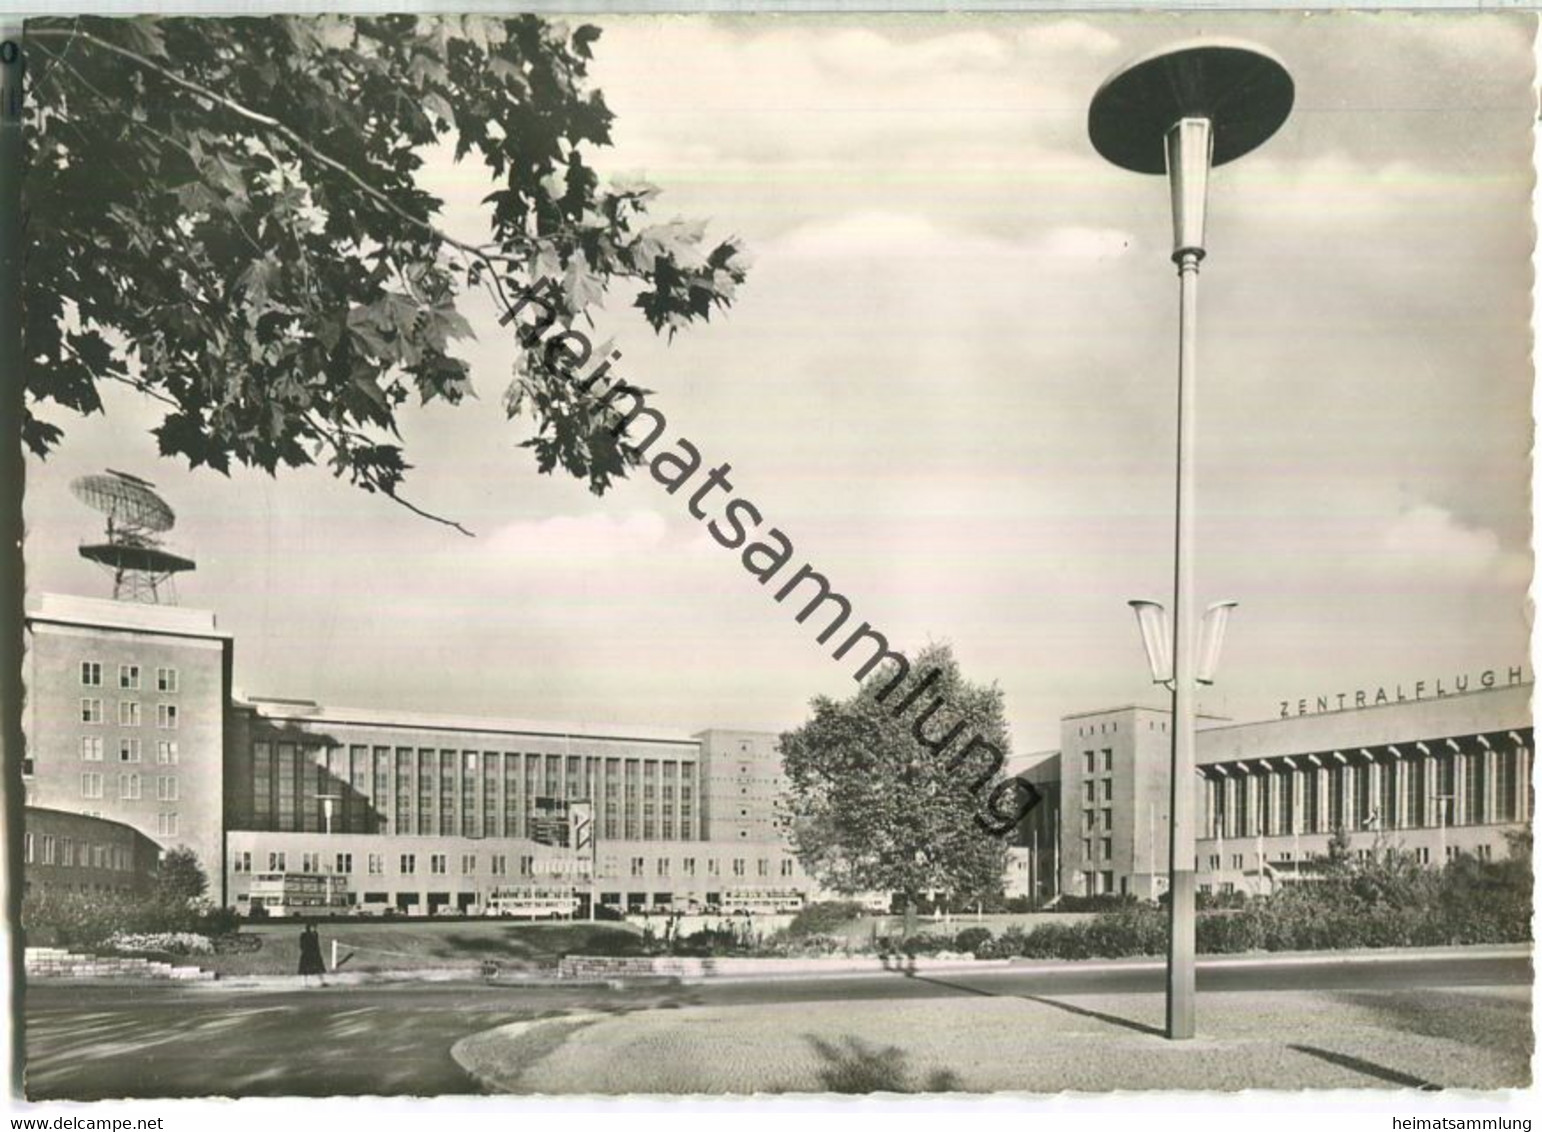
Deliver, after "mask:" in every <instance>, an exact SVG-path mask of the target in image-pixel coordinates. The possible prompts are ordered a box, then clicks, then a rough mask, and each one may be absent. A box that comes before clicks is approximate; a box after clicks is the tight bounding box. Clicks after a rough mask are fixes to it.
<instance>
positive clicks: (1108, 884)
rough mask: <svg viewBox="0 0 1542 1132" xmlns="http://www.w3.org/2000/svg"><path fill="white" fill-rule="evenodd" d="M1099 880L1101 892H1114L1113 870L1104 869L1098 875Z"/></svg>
mask: <svg viewBox="0 0 1542 1132" xmlns="http://www.w3.org/2000/svg"><path fill="white" fill-rule="evenodd" d="M1098 880H1099V882H1100V883H1099V885H1098V891H1099V892H1112V891H1114V872H1113V870H1112V869H1104V870H1103V871H1102V872H1101V873H1099V874H1098Z"/></svg>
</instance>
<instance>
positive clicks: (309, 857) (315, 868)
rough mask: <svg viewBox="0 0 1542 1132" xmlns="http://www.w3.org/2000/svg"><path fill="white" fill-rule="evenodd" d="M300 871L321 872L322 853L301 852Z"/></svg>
mask: <svg viewBox="0 0 1542 1132" xmlns="http://www.w3.org/2000/svg"><path fill="white" fill-rule="evenodd" d="M300 871H301V872H302V873H319V872H320V871H321V854H320V853H301V854H300Z"/></svg>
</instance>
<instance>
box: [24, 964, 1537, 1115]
mask: <svg viewBox="0 0 1542 1132" xmlns="http://www.w3.org/2000/svg"><path fill="white" fill-rule="evenodd" d="M1089 966H1092V969H1078V968H1077V967H1076V966H1075V965H1068V966H1066V967H1062V968H1058V969H1054V970H1047V971H1046V970H1032V969H1029V970H1014V969H1012V968H1004V969H1003V968H995V969H990V970H986V971H971V972H967V973H956V972H946V973H939V974H925V975H918V976H907V975H904V974H901V973H893V974H880V975H843V976H827V977H818V978H806V979H775V980H763V981H743V982H738V981H735V982H716V981H714V982H703V983H699V984H693V985H686V986H679V987H641V988H630V989H625V990H607V989H602V988H593V987H575V988H564V987H545V986H524V987H517V986H503V987H498V986H488V985H484V984H481V983H464V984H455V983H406V984H396V985H374V986H357V987H337V988H310V989H301V988H296V989H293V990H268V989H263V990H238V989H228V990H227V989H214V988H210V987H202V988H191V987H179V986H174V985H173V986H127V985H122V986H97V987H87V986H70V985H67V984H43V985H39V984H36V983H34V984H32V985H31V986H30V987H29V988H28V990H27V997H26V1019H27V1027H28V1036H27V1049H28V1058H29V1061H28V1077H27V1093H28V1096H29V1097H30V1098H31V1099H34V1100H42V1099H60V1098H71V1099H80V1100H87V1099H102V1098H109V1097H186V1096H208V1095H223V1096H321V1095H369V1094H374V1095H418V1096H430V1095H444V1094H455V1093H472V1092H479V1091H482V1087H483V1086H482V1083H481V1082H479V1081H478V1080H477V1079H475V1078H473V1077H472V1076H470V1075H468V1074H467V1073H466V1072H465V1070H463V1069H462V1068H461V1067H460V1065H458V1064H457V1062H456V1061H455V1059H454V1058H452V1057H451V1056H450V1048H451V1046H452V1045H454V1044H455V1043H456V1042H457V1041H460V1040H461V1039H463V1038H468V1037H470V1036H471V1035H475V1034H480V1033H483V1032H486V1031H490V1030H493V1029H494V1028H496V1027H501V1026H503V1025H504V1024H506V1023H510V1022H519V1021H528V1020H532V1019H537V1018H543V1017H554V1016H558V1015H562V1014H570V1013H580V1014H585V1015H593V1014H597V1013H600V1014H610V1015H622V1014H625V1015H627V1016H628V1017H627V1018H626V1019H625V1020H626V1021H627V1023H628V1024H629V1025H630V1024H631V1023H632V1022H634V1021H635V1022H637V1023H646V1024H647V1025H648V1026H651V1027H652V1028H653V1029H654V1030H657V1031H660V1032H663V1033H668V1032H669V1030H670V1027H671V1026H672V1025H673V1024H674V1020H675V1019H679V1020H681V1021H684V1020H686V1019H687V1018H694V1017H697V1016H700V1017H707V1016H708V1014H709V1013H710V1016H711V1017H712V1018H714V1019H718V1020H720V1021H723V1020H726V1021H727V1022H729V1023H731V1024H732V1025H733V1026H735V1027H737V1028H738V1029H740V1030H744V1029H745V1028H746V1027H747V1028H748V1031H749V1032H751V1033H753V1032H754V1030H755V1027H756V1026H762V1025H768V1026H771V1027H772V1028H773V1029H775V1030H776V1031H778V1033H780V1032H782V1031H788V1032H790V1031H791V1030H793V1029H796V1028H797V1026H798V1025H799V1024H800V1023H802V1022H804V1021H806V1020H807V1019H813V1018H818V1017H827V1018H830V1019H836V1020H838V1019H839V1018H840V1016H841V1014H842V1012H843V1011H850V1010H852V1009H853V1008H854V1007H860V1006H861V1004H873V1005H872V1009H873V1010H876V1011H879V1012H880V1013H881V1012H882V1011H884V1010H888V1009H890V1008H889V1007H886V1006H884V1004H894V1006H893V1010H894V1011H896V1012H897V1013H895V1014H894V1015H893V1016H894V1017H898V1018H903V1017H906V1016H907V1015H906V1011H907V1010H908V1011H910V1015H909V1016H914V1017H922V1016H925V1017H930V1018H933V1019H938V1020H940V1019H942V1018H943V1017H945V1016H951V1017H959V1018H961V1017H964V1016H965V1015H964V1014H960V1013H959V1012H960V1011H963V1012H967V1013H969V1014H977V1015H979V1016H981V1017H982V1018H983V1016H984V1015H986V1014H994V1013H997V1012H999V1011H1004V1010H1008V1011H1009V1010H1010V1008H1012V1007H1014V1006H1015V1007H1016V1008H1019V1009H1025V1008H1031V1009H1034V1010H1041V1011H1042V1012H1043V1013H1044V1014H1045V1015H1046V1016H1051V1017H1056V1018H1060V1019H1062V1020H1064V1019H1070V1018H1074V1019H1075V1020H1076V1022H1077V1024H1078V1025H1081V1024H1086V1025H1087V1026H1089V1027H1090V1028H1091V1031H1090V1032H1089V1034H1088V1035H1086V1036H1087V1037H1089V1038H1090V1039H1096V1038H1097V1033H1096V1032H1097V1031H1102V1030H1106V1031H1108V1032H1109V1033H1110V1034H1112V1035H1115V1036H1117V1038H1118V1039H1119V1040H1120V1041H1132V1042H1135V1043H1137V1045H1145V1044H1147V1043H1149V1042H1152V1041H1154V1040H1155V1039H1152V1038H1151V1035H1150V1034H1149V1032H1147V1030H1148V1026H1149V1021H1144V1020H1143V1019H1145V1018H1146V1016H1147V1015H1151V1018H1152V1019H1159V1018H1160V1008H1161V1000H1160V994H1161V989H1162V972H1161V970H1160V968H1159V967H1157V966H1153V965H1151V964H1149V963H1147V964H1143V965H1138V966H1135V967H1133V968H1132V967H1130V966H1129V965H1118V964H1114V965H1102V964H1099V965H1089ZM1531 983H1532V970H1531V962H1530V960H1529V959H1528V958H1526V957H1524V956H1507V957H1497V958H1496V957H1487V958H1484V957H1474V956H1470V955H1464V954H1461V953H1444V954H1438V955H1435V956H1432V957H1430V958H1424V959H1418V958H1388V959H1385V960H1379V961H1377V962H1373V963H1355V964H1345V963H1326V964H1325V963H1322V962H1320V961H1318V962H1302V961H1290V960H1287V961H1284V962H1278V963H1272V964H1268V965H1261V966H1222V967H1206V966H1205V965H1203V964H1202V965H1201V967H1200V971H1199V989H1200V991H1201V993H1202V995H1208V996H1211V998H1210V1002H1211V1003H1212V1004H1213V1005H1215V1006H1216V1007H1220V1006H1222V1005H1224V1002H1225V1000H1226V998H1227V996H1242V997H1238V998H1237V1000H1236V1006H1237V1007H1238V1008H1239V1010H1241V1008H1243V1007H1244V1006H1245V1007H1246V1010H1245V1011H1243V1012H1244V1013H1247V1012H1252V1011H1254V1010H1255V1007H1254V1005H1253V1003H1255V1002H1257V1001H1266V1000H1268V996H1269V995H1275V996H1277V998H1278V1001H1279V1002H1280V1003H1281V1004H1284V1003H1286V1001H1287V1000H1288V999H1290V998H1291V995H1292V993H1295V992H1312V993H1313V994H1316V995H1318V996H1319V999H1318V1001H1321V1002H1323V1003H1328V1004H1331V1005H1333V1006H1335V1008H1340V1009H1342V1010H1344V1011H1346V1012H1347V1011H1358V1012H1359V1013H1358V1014H1357V1015H1356V1017H1360V1016H1364V1017H1370V1016H1371V1013H1374V1015H1375V1017H1376V1018H1377V1019H1380V1020H1381V1021H1379V1022H1378V1023H1377V1024H1378V1025H1391V1026H1395V1027H1397V1028H1398V1030H1399V1032H1402V1031H1407V1033H1409V1034H1411V1035H1414V1036H1418V1035H1426V1036H1430V1037H1431V1040H1434V1038H1438V1039H1439V1040H1440V1041H1442V1042H1447V1043H1452V1044H1453V1048H1456V1047H1463V1048H1465V1047H1469V1046H1470V1047H1471V1048H1473V1049H1475V1050H1478V1051H1480V1052H1482V1051H1485V1050H1486V1051H1487V1053H1486V1054H1485V1056H1490V1055H1493V1054H1494V1053H1495V1052H1496V1049H1497V1050H1498V1051H1499V1052H1500V1053H1504V1054H1505V1056H1506V1057H1508V1056H1509V1052H1513V1053H1514V1054H1515V1055H1516V1056H1517V1057H1518V1056H1520V1054H1521V1053H1523V1052H1525V1051H1521V1050H1519V1049H1516V1050H1514V1051H1508V1050H1507V1047H1506V1045H1505V1043H1507V1042H1508V1043H1510V1044H1512V1045H1513V1044H1515V1039H1512V1038H1511V1037H1509V1036H1508V1030H1506V1032H1505V1033H1499V1032H1494V1031H1495V1027H1496V1026H1497V1025H1500V1024H1503V1025H1504V1026H1508V1025H1509V1024H1510V1020H1511V1019H1512V1017H1514V1018H1521V1017H1522V1016H1524V1017H1523V1020H1524V1023H1525V1033H1526V1034H1527V1035H1529V1032H1530V1021H1529V1019H1530V987H1531ZM1100 997H1101V998H1103V999H1105V1000H1106V1001H1107V1002H1108V1003H1110V1004H1112V1005H1111V1006H1110V1008H1109V1009H1108V1010H1099V1009H1098V1008H1097V1000H1098V999H1099V998H1100ZM1072 998H1075V999H1077V1000H1078V1001H1077V1003H1070V1002H1064V1001H1062V1000H1066V999H1072ZM916 1000H938V1001H937V1002H936V1003H935V1004H934V1005H932V1006H922V1005H916V1006H912V1007H906V1006H905V1005H904V1004H905V1003H913V1002H916ZM987 1000H996V1003H995V1004H994V1005H990V1006H986V1005H985V1004H986V1003H987ZM1024 1000H1026V1002H1025V1001H1024ZM1089 1001H1090V1005H1089ZM1292 1001H1294V1000H1292ZM798 1004H804V1008H802V1009H795V1010H792V1011H788V1010H787V1009H786V1008H787V1007H789V1006H792V1007H797V1006H798ZM971 1004H973V1008H972V1009H971ZM1200 1007H1201V1012H1202V1017H1203V1012H1204V1009H1205V999H1204V998H1202V999H1201V1003H1200ZM864 1009H865V1007H864ZM1321 1009H1322V1008H1320V1007H1316V1006H1314V1007H1313V1013H1321ZM675 1011H684V1012H685V1013H674V1012H675ZM1494 1011H1498V1012H1500V1013H1497V1014H1496V1013H1492V1012H1494ZM950 1012H951V1014H950ZM1485 1012H1489V1013H1485ZM1217 1013H1219V1012H1217ZM878 1016H879V1015H875V1018H876V1017H878ZM1347 1016H1348V1015H1347V1014H1346V1017H1347ZM1024 1017H1025V1016H1023V1015H1021V1014H1018V1015H1012V1014H1010V1013H1007V1014H1004V1015H1003V1016H1002V1017H1001V1018H997V1019H996V1020H995V1025H997V1027H998V1030H997V1035H996V1036H997V1041H996V1043H995V1044H997V1045H1000V1044H1001V1043H1000V1042H999V1036H1000V1034H999V1026H1000V1025H1002V1024H1011V1022H1012V1020H1013V1019H1019V1020H1021V1019H1023V1018H1024ZM1328 1017H1329V1018H1330V1019H1331V1017H1332V1013H1331V1011H1329V1014H1328ZM1004 1019H1005V1021H1004ZM1496 1019H1498V1020H1499V1021H1498V1022H1496ZM1019 1024H1021V1022H1019ZM1316 1024H1319V1025H1320V1024H1321V1022H1320V1021H1319V1022H1318V1023H1316ZM886 1025H887V1023H886ZM1464 1027H1465V1028H1464ZM677 1028H678V1027H677ZM1202 1028H1203V1022H1202ZM547 1030H548V1031H549V1032H550V1034H551V1035H553V1036H552V1037H549V1038H548V1039H547V1040H546V1042H545V1043H544V1044H543V1043H542V1042H540V1041H536V1042H534V1044H531V1043H526V1044H525V1045H522V1046H520V1047H519V1048H520V1049H521V1050H523V1051H524V1053H523V1054H522V1055H521V1056H527V1057H528V1058H529V1059H530V1060H531V1061H535V1060H538V1059H546V1058H550V1057H551V1055H552V1054H553V1053H554V1051H556V1047H557V1046H559V1045H561V1044H562V1040H563V1039H572V1038H573V1036H574V1035H575V1034H580V1035H581V1034H583V1033H584V1031H583V1030H582V1029H581V1028H579V1027H577V1026H569V1027H547ZM1469 1031H1470V1032H1469ZM618 1040H619V1039H618ZM628 1040H631V1039H628ZM639 1040H640V1039H639ZM888 1040H889V1041H896V1040H898V1037H897V1036H896V1037H893V1038H889V1039H888ZM1378 1040H1380V1039H1378ZM584 1041H585V1038H583V1037H579V1038H577V1039H576V1040H571V1041H568V1042H567V1046H568V1048H567V1049H563V1050H561V1051H560V1052H562V1053H563V1054H564V1055H566V1054H568V1053H569V1051H570V1050H578V1049H580V1047H581V1046H582V1045H583V1043H584ZM752 1041H753V1039H752ZM553 1043H555V1044H553ZM1314 1056H1315V1055H1314ZM1446 1059H1447V1061H1449V1060H1450V1051H1447V1055H1446ZM1490 1059H1491V1060H1492V1057H1491V1056H1490ZM551 1060H552V1061H553V1063H554V1064H555V1063H556V1062H557V1061H558V1060H560V1059H557V1058H551ZM1317 1060H1323V1058H1318V1059H1317ZM1340 1060H1341V1061H1342V1060H1343V1059H1342V1058H1341V1059H1340ZM1350 1060H1351V1061H1352V1060H1353V1059H1350ZM1340 1068H1344V1066H1342V1065H1341V1066H1340ZM514 1069H515V1070H516V1071H517V1070H520V1069H522V1067H520V1066H516V1067H514ZM1362 1069H1363V1067H1362ZM1345 1072H1346V1074H1347V1076H1348V1078H1349V1082H1348V1083H1353V1082H1354V1081H1356V1080H1358V1083H1360V1084H1362V1085H1366V1084H1374V1083H1377V1080H1376V1073H1375V1072H1374V1066H1373V1067H1372V1068H1371V1069H1370V1070H1364V1071H1361V1070H1354V1069H1346V1070H1345ZM1404 1076H1409V1074H1404ZM1413 1076H1415V1077H1417V1075H1413ZM1395 1078H1396V1073H1394V1074H1393V1078H1392V1079H1389V1080H1390V1083H1396V1082H1395ZM1389 1080H1383V1081H1382V1082H1381V1083H1383V1084H1385V1083H1389ZM1418 1080H1420V1081H1423V1078H1422V1077H1420V1078H1418ZM1441 1083H1442V1082H1435V1084H1441ZM1407 1084H1408V1082H1404V1085H1405V1086H1406V1085H1407ZM723 1087H732V1083H731V1082H730V1083H729V1084H727V1085H725V1086H723ZM1279 1087H1290V1085H1289V1084H1288V1083H1286V1084H1283V1085H1281V1086H1279Z"/></svg>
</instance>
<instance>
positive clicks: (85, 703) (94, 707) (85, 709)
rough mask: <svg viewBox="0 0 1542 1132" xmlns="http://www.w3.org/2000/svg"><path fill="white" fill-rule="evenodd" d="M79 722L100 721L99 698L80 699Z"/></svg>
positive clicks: (100, 707)
mask: <svg viewBox="0 0 1542 1132" xmlns="http://www.w3.org/2000/svg"><path fill="white" fill-rule="evenodd" d="M80 722H82V723H100V722H102V701H101V700H95V699H87V700H81V701H80Z"/></svg>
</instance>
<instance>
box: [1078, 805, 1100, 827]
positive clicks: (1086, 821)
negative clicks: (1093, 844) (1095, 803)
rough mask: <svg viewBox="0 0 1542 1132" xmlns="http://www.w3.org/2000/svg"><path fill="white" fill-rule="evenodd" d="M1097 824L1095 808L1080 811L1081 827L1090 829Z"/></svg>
mask: <svg viewBox="0 0 1542 1132" xmlns="http://www.w3.org/2000/svg"><path fill="white" fill-rule="evenodd" d="M1097 824H1098V812H1097V811H1096V810H1083V811H1082V829H1083V830H1091V829H1093V828H1094V827H1096V826H1097Z"/></svg>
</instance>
